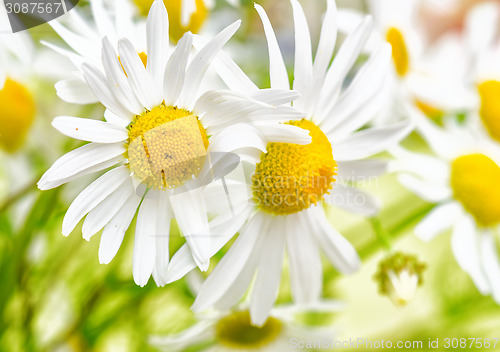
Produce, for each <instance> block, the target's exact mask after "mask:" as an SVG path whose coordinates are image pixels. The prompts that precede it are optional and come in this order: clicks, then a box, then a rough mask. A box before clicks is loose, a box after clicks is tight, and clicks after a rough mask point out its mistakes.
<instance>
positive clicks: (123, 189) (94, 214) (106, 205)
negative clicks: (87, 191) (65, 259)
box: [82, 181, 135, 241]
mask: <svg viewBox="0 0 500 352" xmlns="http://www.w3.org/2000/svg"><path fill="white" fill-rule="evenodd" d="M134 192H135V190H134V187H133V185H132V182H128V181H126V182H124V183H123V184H122V185H121V186H120V187H119V188H118V189H117V190H115V191H114V192H113V193H111V194H110V195H109V196H108V197H107V198H106V199H104V200H103V201H102V202H101V203H99V205H97V206H96V207H95V208H94V209H92V210H91V211H90V212H89V213H88V214H87V216H86V217H85V221H84V222H83V226H82V234H83V238H84V239H85V240H87V241H89V240H90V238H91V237H92V236H94V235H95V234H96V233H98V232H99V231H101V230H102V228H103V227H104V226H106V224H107V223H108V222H109V221H110V220H111V219H112V218H113V216H115V215H116V213H118V211H120V208H121V205H122V204H124V203H125V202H126V201H127V199H128V198H129V197H130V196H131V195H132V193H134Z"/></svg>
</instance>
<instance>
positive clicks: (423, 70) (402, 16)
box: [339, 0, 473, 123]
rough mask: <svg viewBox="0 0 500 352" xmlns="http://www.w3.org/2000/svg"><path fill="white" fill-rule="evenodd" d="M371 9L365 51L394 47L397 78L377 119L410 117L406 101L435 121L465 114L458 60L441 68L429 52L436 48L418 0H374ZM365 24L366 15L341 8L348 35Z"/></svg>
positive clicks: (342, 25)
mask: <svg viewBox="0 0 500 352" xmlns="http://www.w3.org/2000/svg"><path fill="white" fill-rule="evenodd" d="M368 5H369V10H370V13H372V14H373V18H374V22H375V25H376V28H377V31H376V32H374V33H373V34H372V36H371V37H370V38H369V39H368V43H367V46H366V50H367V52H372V51H373V50H374V48H377V47H378V46H379V45H380V43H381V42H384V41H386V42H388V43H389V44H391V46H392V62H393V65H392V67H393V69H392V73H393V74H392V75H390V76H389V77H388V81H387V86H386V89H388V94H389V96H390V98H389V100H388V105H387V106H386V108H385V109H384V111H383V113H382V114H381V116H380V119H377V121H381V122H382V123H383V122H384V121H390V120H394V119H397V118H399V119H401V118H406V115H407V111H406V110H405V108H404V107H405V106H406V104H407V102H410V103H412V104H414V105H415V106H417V107H418V108H419V109H421V110H422V111H423V112H424V113H426V114H427V115H428V116H431V117H435V116H437V115H442V114H443V113H446V112H449V111H461V110H463V109H464V108H465V107H470V106H471V105H472V104H473V99H472V98H473V97H471V95H470V94H469V92H468V91H467V90H466V89H465V87H464V85H463V81H462V77H461V76H460V75H457V74H455V73H454V72H453V70H452V67H453V66H454V65H456V64H457V62H459V60H453V61H451V62H447V64H446V66H445V69H443V66H442V65H441V63H442V62H441V61H437V60H438V57H436V56H435V55H433V54H432V53H429V52H430V51H432V50H431V48H430V47H429V44H428V40H427V37H426V33H425V31H424V28H423V26H422V25H421V23H420V22H419V21H418V6H419V2H418V1H417V0H408V1H398V0H370V1H368ZM361 20H362V14H360V13H357V12H355V11H351V10H342V16H340V17H339V28H340V30H341V31H345V32H347V33H350V32H351V31H352V30H353V29H354V28H356V26H357V25H358V24H359V23H360V22H361Z"/></svg>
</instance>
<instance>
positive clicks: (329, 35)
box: [306, 0, 337, 111]
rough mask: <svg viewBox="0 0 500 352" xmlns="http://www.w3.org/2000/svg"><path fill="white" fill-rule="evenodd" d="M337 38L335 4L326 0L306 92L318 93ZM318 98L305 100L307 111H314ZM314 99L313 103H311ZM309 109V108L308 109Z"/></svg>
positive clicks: (311, 97) (330, 0) (331, 0)
mask: <svg viewBox="0 0 500 352" xmlns="http://www.w3.org/2000/svg"><path fill="white" fill-rule="evenodd" d="M336 39H337V5H336V4H335V1H334V0H327V9H326V14H325V18H324V19H323V25H322V27H321V34H320V37H319V44H318V49H317V51H316V56H315V58H314V66H313V78H312V82H311V89H310V90H309V92H308V94H309V95H310V94H311V93H318V91H319V89H320V87H321V88H322V87H323V83H324V80H325V74H326V70H327V69H328V66H329V65H330V62H331V60H332V55H333V51H334V49H335V42H336ZM319 98H320V94H318V96H314V94H313V96H310V97H309V98H308V99H307V100H308V101H309V103H307V105H306V106H311V107H310V108H307V111H315V107H316V102H317V100H318V99H319ZM312 100H314V104H312ZM310 109H311V110H310Z"/></svg>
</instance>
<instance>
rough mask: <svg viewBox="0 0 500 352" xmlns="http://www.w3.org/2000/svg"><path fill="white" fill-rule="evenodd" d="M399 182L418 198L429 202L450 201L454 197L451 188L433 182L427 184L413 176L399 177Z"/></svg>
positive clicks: (404, 175)
mask: <svg viewBox="0 0 500 352" xmlns="http://www.w3.org/2000/svg"><path fill="white" fill-rule="evenodd" d="M398 181H399V182H400V183H401V184H402V185H403V186H405V187H406V188H408V189H409V190H410V191H412V192H413V193H415V194H416V195H417V196H419V197H420V198H422V199H424V200H426V201H428V202H432V203H437V202H442V201H444V200H447V199H450V197H451V196H452V191H451V188H449V187H446V186H443V185H441V184H436V183H433V182H425V181H424V180H421V179H419V178H417V177H414V176H411V175H406V174H402V175H399V176H398Z"/></svg>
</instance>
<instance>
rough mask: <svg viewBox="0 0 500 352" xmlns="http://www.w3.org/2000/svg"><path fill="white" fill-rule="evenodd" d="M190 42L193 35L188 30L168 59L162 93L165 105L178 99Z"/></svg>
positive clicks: (182, 83) (182, 84) (171, 103)
mask: <svg viewBox="0 0 500 352" xmlns="http://www.w3.org/2000/svg"><path fill="white" fill-rule="evenodd" d="M192 43H193V36H192V34H191V33H189V32H188V33H186V34H185V35H184V36H183V37H182V38H181V39H180V40H179V42H178V43H177V47H176V48H175V51H174V52H173V54H172V56H170V59H169V60H168V64H167V68H166V70H165V79H164V83H163V84H164V86H163V92H164V93H163V95H164V97H165V104H166V105H167V106H168V105H174V104H175V103H176V102H177V99H179V95H180V93H181V91H182V87H183V86H184V77H185V75H186V65H187V62H188V59H189V53H190V51H191V46H192Z"/></svg>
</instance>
